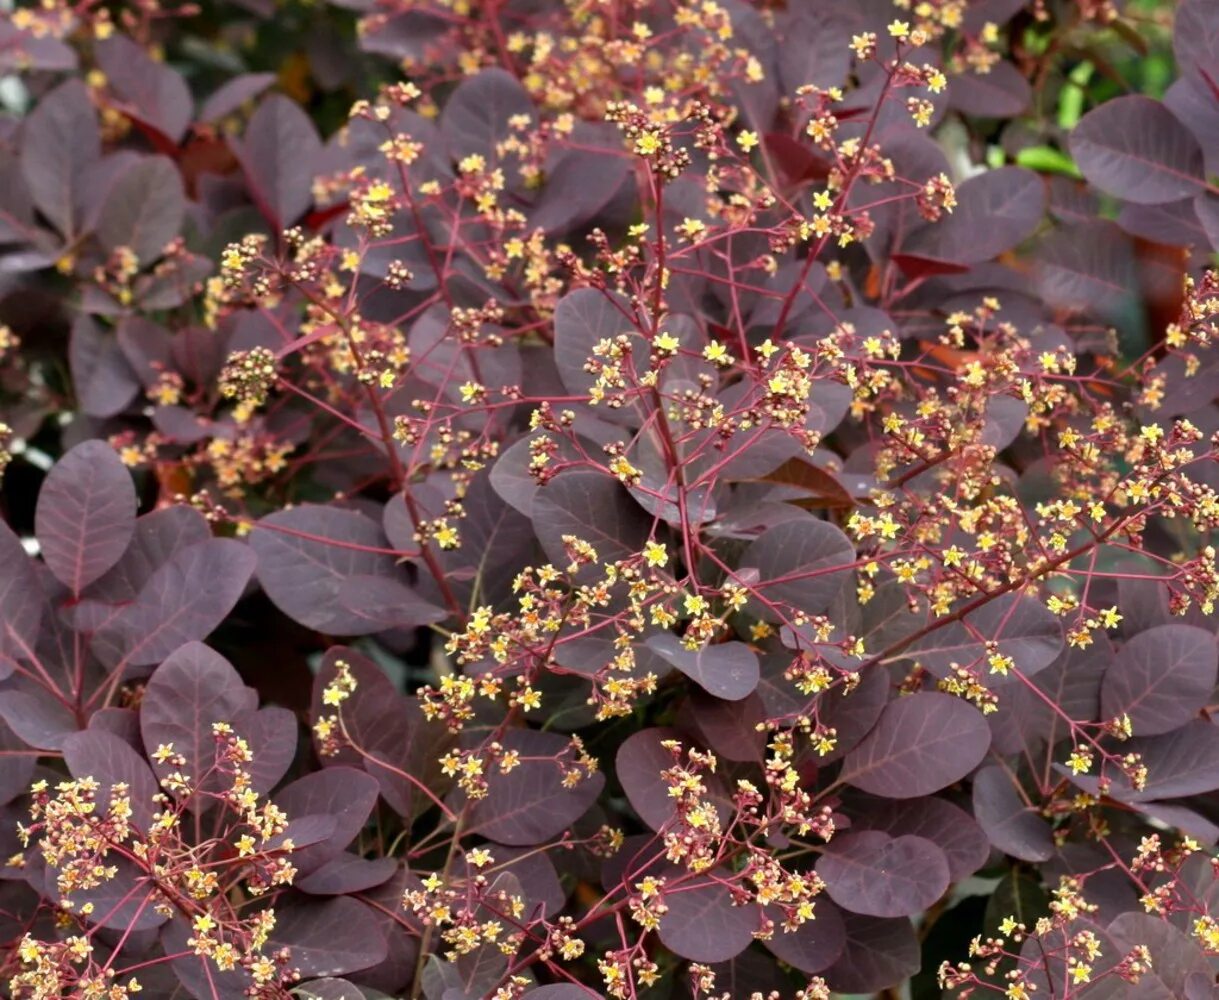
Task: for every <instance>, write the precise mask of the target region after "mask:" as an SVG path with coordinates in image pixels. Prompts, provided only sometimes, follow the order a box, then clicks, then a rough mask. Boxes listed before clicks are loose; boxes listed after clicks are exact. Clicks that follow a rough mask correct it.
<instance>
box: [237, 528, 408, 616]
mask: <svg viewBox="0 0 1219 1000" xmlns="http://www.w3.org/2000/svg"><path fill="white" fill-rule="evenodd" d="M250 544H251V545H252V546H253V548H254V551H255V552H256V553H257V554H258V580H259V582H260V583H261V584H262V587H263V590H265V591H266V592H267V596H268V597H269V598H271V600H272V602H274V604H275V606H276V607H277V608H279V609H280V610H281V611H282V612H284V614H286V615H288V616H289V617H290V618H293V619H295V620H296V621H298V622H300V623H301V624H302V625H304V626H306V627H307V628H312V629H316V630H317V631H319V632H326V633H328V634H331V635H367V634H369V633H372V632H380V631H383V630H384V629H385V628H386V625H385V624H384V623H383V622H381V621H378V620H375V619H371V618H369V617H367V616H365V615H363V614H356V613H354V612H352V611H350V610H348V609H347V608H346V607H344V606H343V604H342V603H341V602H340V600H339V594H340V592H341V591H342V588H343V584H344V581H346V580H347V579H348V578H350V577H366V576H378V577H392V576H394V575H395V574H396V573H397V572H398V568H397V566H396V564H395V560H394V557H393V555H391V554H390V553H389V550H388V548H387V544H388V543H387V542H386V540H385V535H384V533H383V532H382V531H381V528H380V527H379V526H378V525H377V524H376V523H375V522H373V521H371V520H369V518H367V517H365V516H364V515H363V514H360V513H357V512H356V511H354V510H342V509H340V508H338V507H323V506H318V505H315V504H304V505H302V506H300V507H292V508H290V509H288V510H281V511H276V512H275V513H274V514H271V515H269V516H267V517H264V518H263V519H262V520H261V521H260V522H259V523H258V524H257V525H256V526H255V528H254V531H253V534H252V535H251V536H250Z"/></svg>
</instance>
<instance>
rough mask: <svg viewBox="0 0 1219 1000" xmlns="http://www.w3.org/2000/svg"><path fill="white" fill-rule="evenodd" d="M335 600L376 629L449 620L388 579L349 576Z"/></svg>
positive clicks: (409, 589) (398, 581) (397, 583)
mask: <svg viewBox="0 0 1219 1000" xmlns="http://www.w3.org/2000/svg"><path fill="white" fill-rule="evenodd" d="M338 599H339V604H340V605H341V606H342V608H343V610H345V611H347V612H349V613H350V614H351V615H352V616H354V617H356V618H361V619H363V620H365V621H367V622H369V623H370V624H372V625H375V626H377V628H379V629H390V628H417V627H418V626H420V625H431V624H433V623H435V622H442V621H444V620H445V619H446V618H447V617H448V616H449V613H448V612H447V611H445V609H444V608H440V607H437V606H436V605H435V604H431V603H429V602H428V601H425V600H424V599H423V598H422V597H420V596H419V595H418V594H416V593H415V591H414V590H412V589H411V588H410V587H409V586H407V585H406V584H405V583H403V582H402V581H401V580H397V579H395V578H394V577H391V576H374V575H372V574H364V575H361V576H349V577H347V578H346V579H345V580H343V581H342V582H341V583H340V585H339V593H338Z"/></svg>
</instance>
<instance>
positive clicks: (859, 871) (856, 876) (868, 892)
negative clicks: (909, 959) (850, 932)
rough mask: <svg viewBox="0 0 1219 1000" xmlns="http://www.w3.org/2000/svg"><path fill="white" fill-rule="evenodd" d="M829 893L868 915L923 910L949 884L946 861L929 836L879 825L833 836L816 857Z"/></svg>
mask: <svg viewBox="0 0 1219 1000" xmlns="http://www.w3.org/2000/svg"><path fill="white" fill-rule="evenodd" d="M817 874H818V875H820V876H821V878H822V879H823V880H824V881H825V886H826V891H827V892H829V894H830V898H831V899H832V900H833V901H834V902H835V903H837V904H838V905H839V906H841V907H843V908H844V909H847V910H850V911H852V912H854V913H863V914H866V915H868V916H871V917H909V916H914V915H915V914H917V913H921V912H922V911H923V910H925V909H926V908H927V907H929V906H930V905H931V904H932V903H934V902H935V901H936V900H937V899H939V898H940V897H941V896H942V895H944V892H945V891H946V890H947V888H948V882H949V878H948V860H947V858H945V857H944V852H943V851H941V850H940V849H939V848H938V847H936V845H935V844H933V843H932V842H931V841H930V840H925V839H924V838H922V837H912V836H904V837H890V836H889V835H888V834H887V833H882V832H881V831H879V830H865V831H863V832H861V833H847V834H840V835H838V836H836V837H835V838H834V839H833V840H832V841H830V843H828V844H827V845H826V846H825V849H824V851H823V852H822V855H821V859H820V860H819V861H818V862H817Z"/></svg>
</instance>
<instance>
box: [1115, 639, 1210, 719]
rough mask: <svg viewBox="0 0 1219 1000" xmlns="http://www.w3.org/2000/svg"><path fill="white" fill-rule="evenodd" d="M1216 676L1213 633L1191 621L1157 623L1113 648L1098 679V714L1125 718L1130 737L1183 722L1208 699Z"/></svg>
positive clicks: (1192, 715)
mask: <svg viewBox="0 0 1219 1000" xmlns="http://www.w3.org/2000/svg"><path fill="white" fill-rule="evenodd" d="M1217 677H1219V646H1217V645H1216V643H1215V636H1214V635H1213V634H1212V633H1211V632H1208V631H1206V630H1205V629H1201V628H1198V627H1196V626H1194V625H1159V626H1157V627H1155V628H1150V629H1148V630H1147V631H1145V632H1140V633H1139V634H1138V635H1136V636H1134V638H1132V639H1131V640H1130V641H1129V642H1127V643H1126V644H1125V645H1124V646H1123V647H1122V648H1121V649H1120V650H1119V651H1118V654H1117V656H1116V657H1115V658H1114V660H1113V662H1112V663H1111V664H1110V665H1109V669H1108V670H1107V671H1105V678H1104V680H1103V681H1102V682H1101V689H1100V703H1101V718H1104V719H1116V718H1119V717H1120V716H1122V715H1129V716H1130V723H1131V727H1132V729H1133V731H1134V734H1135V735H1136V736H1159V735H1161V734H1162V733H1167V732H1171V731H1172V730H1174V729H1176V728H1177V727H1178V726H1183V725H1185V723H1187V722H1189V720H1190V719H1192V718H1194V716H1196V715H1197V714H1198V711H1199V709H1201V708H1203V707H1204V706H1205V705H1206V704H1207V703H1208V702H1209V701H1210V697H1211V695H1212V693H1213V692H1214V690H1215V681H1216V678H1217Z"/></svg>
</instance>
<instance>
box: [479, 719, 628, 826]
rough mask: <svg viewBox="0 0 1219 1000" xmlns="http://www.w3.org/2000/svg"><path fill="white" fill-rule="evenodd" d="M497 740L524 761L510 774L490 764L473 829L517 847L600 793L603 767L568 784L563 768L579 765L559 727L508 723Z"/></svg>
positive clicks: (567, 822) (579, 812)
mask: <svg viewBox="0 0 1219 1000" xmlns="http://www.w3.org/2000/svg"><path fill="white" fill-rule="evenodd" d="M499 742H500V743H501V744H502V745H503V747H504V750H505V752H512V751H516V752H517V753H519V754H520V763H519V764H518V765H517V766H516V767H514V768H513V769H512V770H511V771H509V772H508V773H507V774H503V773H501V772H500V771H499V768H498V767H496V766H494V765H492V766H490V767H488V769H487V771H488V773H487V776H486V777H487V795H486V797H485V798H482V799H478V800H477V801H476V802H474V803H473V805H472V807H471V809H470V813H469V823H468V825H467V829H468V830H469V832H471V833H479V834H481V835H482V836H484V837H486V838H487V839H488V840H494V841H497V842H499V843H501V844H508V845H510V846H513V847H521V846H526V845H529V844H540V843H542V842H544V841H547V840H551V839H552V838H554V837H557V836H558V835H559V834H561V833H562V832H563V831H564V830H566V829H567V828H568V827H570V826H571V824H572V823H574V822H575V821H576V820H578V819H579V818H580V817H581V816H583V815H584V814H585V813H586V812H587V811H588V809H589V807H590V806H592V804H593V803H594V802H595V801H596V800H597V796H598V795H600V794H601V789H602V788H603V787H604V785H605V775H603V774H601V773H599V772H594V773H593V774H587V773H584V774H582V775H581V776H580V780H579V781H578V782H577V783H576V784H575V785H573V786H571V787H567V786H565V785H564V783H563V775H564V771H565V770H567V771H570V770H573V769H579V766H578V765H577V764H576V762H575V760H574V759H572V756H571V754H570V753H569V752H568V747H569V745H570V744H569V742H568V740H566V739H565V738H564V737H562V736H559V735H558V734H557V733H543V732H538V731H536V730H533V729H509V730H508V731H507V732H505V733H504V735H503V737H502V738H501V739H500V741H499ZM560 762H561V764H560ZM580 770H582V769H580Z"/></svg>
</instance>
